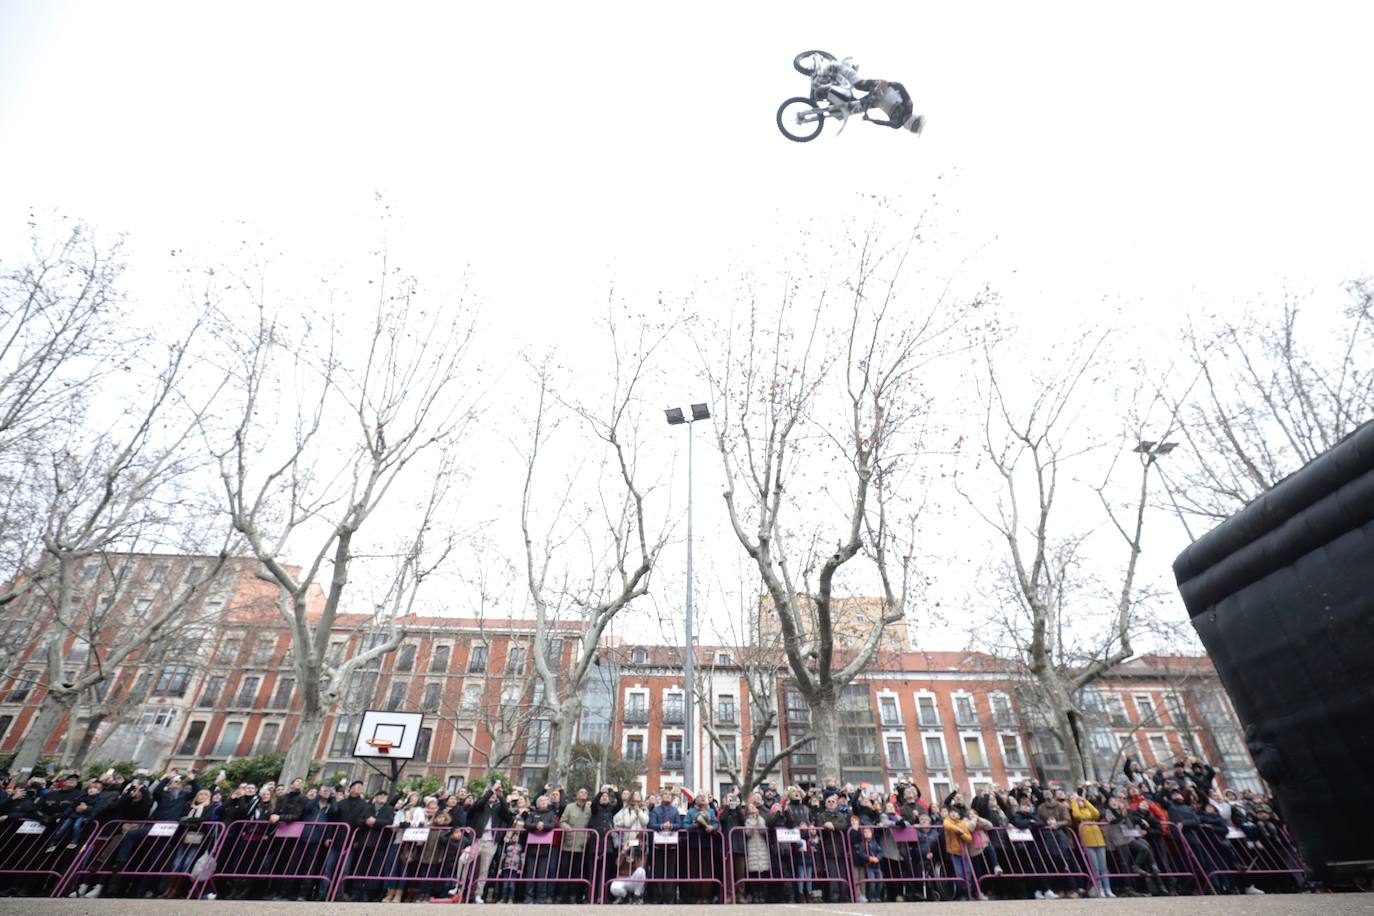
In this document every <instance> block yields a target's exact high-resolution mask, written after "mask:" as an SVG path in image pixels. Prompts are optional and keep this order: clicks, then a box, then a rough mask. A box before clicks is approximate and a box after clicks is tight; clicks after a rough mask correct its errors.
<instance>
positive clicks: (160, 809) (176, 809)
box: [152, 776, 200, 821]
mask: <svg viewBox="0 0 1374 916" xmlns="http://www.w3.org/2000/svg"><path fill="white" fill-rule="evenodd" d="M198 791H200V784H199V783H197V782H196V780H194V779H193V780H191V782H190V784H189V785H184V786H182V787H181V788H180V789H174V788H172V786H171V780H170V778H169V777H166V776H164V777H162V779H160V780H158V783H157V785H156V786H154V787H153V801H155V802H156V803H157V806H156V807H155V808H154V809H153V818H152V819H153V820H155V821H179V820H181V819H182V818H183V817H185V816H186V809H187V808H188V807H190V805H191V800H192V799H193V798H195V797H196V792H198Z"/></svg>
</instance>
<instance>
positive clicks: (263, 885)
mask: <svg viewBox="0 0 1374 916" xmlns="http://www.w3.org/2000/svg"><path fill="white" fill-rule="evenodd" d="M221 826H223V825H221ZM348 836H349V828H348V825H347V824H331V823H327V822H323V821H310V822H305V821H292V822H290V823H275V824H274V823H271V822H269V821H234V822H233V823H232V824H229V825H228V829H227V830H226V831H225V834H224V838H223V839H222V840H221V841H220V845H219V848H218V850H217V852H216V856H215V858H216V867H215V871H214V874H212V875H210V876H209V877H208V878H207V879H206V880H205V882H204V883H203V884H202V885H201V887H200V891H201V893H207V894H208V893H214V894H215V896H216V897H231V898H237V897H254V898H257V897H266V896H274V895H275V896H285V897H305V898H306V899H309V900H316V899H318V900H323V899H327V898H328V896H329V894H330V893H331V892H332V889H333V884H334V874H335V872H337V871H338V864H339V860H340V858H341V855H342V852H341V851H342V850H343V849H344V848H346V847H347V845H348ZM336 850H338V851H336Z"/></svg>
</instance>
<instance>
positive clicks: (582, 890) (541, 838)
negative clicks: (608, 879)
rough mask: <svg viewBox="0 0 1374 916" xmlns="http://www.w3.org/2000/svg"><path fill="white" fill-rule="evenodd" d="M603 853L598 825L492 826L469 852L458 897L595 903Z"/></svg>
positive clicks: (463, 898) (489, 901)
mask: <svg viewBox="0 0 1374 916" xmlns="http://www.w3.org/2000/svg"><path fill="white" fill-rule="evenodd" d="M600 853H601V842H600V837H598V836H597V833H596V831H595V830H587V829H582V828H578V829H564V828H561V827H560V828H558V829H556V830H544V831H534V830H526V829H524V828H521V827H502V828H492V829H488V830H486V831H484V832H483V834H482V836H481V838H480V839H479V840H478V841H477V843H476V853H475V854H470V855H469V865H468V866H467V871H466V872H465V873H464V874H465V878H466V879H467V883H466V884H465V885H464V887H463V888H462V889H461V890H460V894H459V899H461V900H462V901H464V902H466V901H470V900H476V899H477V898H478V897H481V898H482V899H483V900H484V901H485V902H487V903H494V902H497V901H500V900H510V901H514V902H520V901H524V902H526V903H535V902H545V901H547V902H554V901H568V902H574V903H578V902H585V903H595V902H596V901H597V899H598V898H597V892H598V888H597V879H596V875H597V863H598V861H599V857H600Z"/></svg>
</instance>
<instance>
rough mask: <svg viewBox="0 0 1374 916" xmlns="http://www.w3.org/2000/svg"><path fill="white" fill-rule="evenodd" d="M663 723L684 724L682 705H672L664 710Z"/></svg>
mask: <svg viewBox="0 0 1374 916" xmlns="http://www.w3.org/2000/svg"><path fill="white" fill-rule="evenodd" d="M663 724H664V725H681V724H682V707H681V706H670V707H669V708H667V709H665V710H663Z"/></svg>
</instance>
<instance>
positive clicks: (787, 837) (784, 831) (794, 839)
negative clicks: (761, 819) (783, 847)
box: [778, 827, 801, 843]
mask: <svg viewBox="0 0 1374 916" xmlns="http://www.w3.org/2000/svg"><path fill="white" fill-rule="evenodd" d="M778 842H779V843H800V842H801V831H800V830H797V829H796V828H790V829H789V828H787V827H779V828H778Z"/></svg>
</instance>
